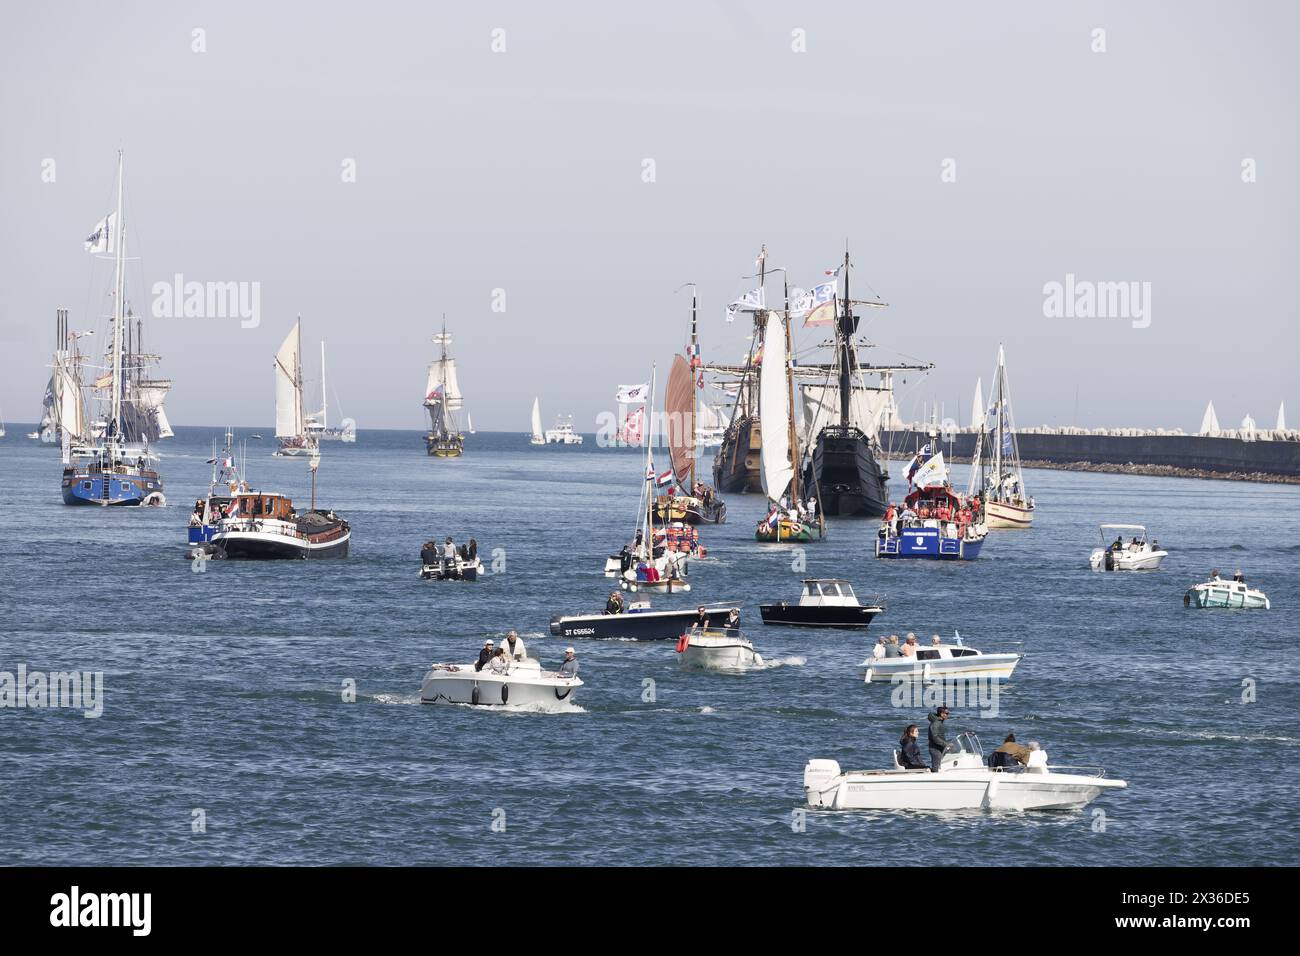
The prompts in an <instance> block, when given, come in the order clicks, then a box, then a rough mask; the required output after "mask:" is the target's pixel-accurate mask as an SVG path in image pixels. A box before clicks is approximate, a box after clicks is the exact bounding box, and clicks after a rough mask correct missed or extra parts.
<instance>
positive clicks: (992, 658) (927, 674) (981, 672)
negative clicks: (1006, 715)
mask: <svg viewBox="0 0 1300 956" xmlns="http://www.w3.org/2000/svg"><path fill="white" fill-rule="evenodd" d="M1023 656H1024V655H1022V654H1014V653H1012V654H985V653H984V652H983V651H978V650H976V649H975V648H973V647H966V646H965V645H963V644H931V645H930V646H929V647H921V648H919V649H918V650H917V652H916V656H915V657H882V658H880V659H879V660H877V659H875V658H872V657H868V658H867V659H866V660H865V661H863V662H862V664H861V665H860V666H859V668H858V669H859V671H860V672H861V673H862V680H863V682H864V683H867V684H870V683H872V682H873V681H874V682H889V681H899V680H910V681H918V680H919V681H921V682H922V683H926V684H931V683H939V682H941V681H950V680H1008V679H1009V678H1010V677H1011V672H1012V671H1014V670H1015V669H1016V665H1017V664H1019V663H1020V659H1021V657H1023Z"/></svg>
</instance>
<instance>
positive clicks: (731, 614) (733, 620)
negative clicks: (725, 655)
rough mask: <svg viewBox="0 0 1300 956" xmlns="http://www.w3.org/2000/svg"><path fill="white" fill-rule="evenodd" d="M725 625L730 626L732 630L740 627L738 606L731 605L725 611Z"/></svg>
mask: <svg viewBox="0 0 1300 956" xmlns="http://www.w3.org/2000/svg"><path fill="white" fill-rule="evenodd" d="M727 627H729V628H731V629H732V630H733V631H734V630H735V629H736V628H738V627H740V608H738V607H733V608H732V609H731V610H730V611H728V612H727Z"/></svg>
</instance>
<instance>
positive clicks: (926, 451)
mask: <svg viewBox="0 0 1300 956" xmlns="http://www.w3.org/2000/svg"><path fill="white" fill-rule="evenodd" d="M930 453H931V452H930V446H929V444H926V445H923V446H922V447H921V450H920V451H918V452H917V453H916V454H915V455H914V456H913V457H912V460H911V462H910V463H909V464H908V466H907V480H908V481H909V482H910V481H911V480H912V476H913V475H915V474H916V470H917V469H918V468H920V467H921V465H922V464H923V463H924V462H925V460H926V459H927V458H929V457H930Z"/></svg>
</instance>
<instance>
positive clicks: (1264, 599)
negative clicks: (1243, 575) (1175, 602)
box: [1183, 574, 1272, 611]
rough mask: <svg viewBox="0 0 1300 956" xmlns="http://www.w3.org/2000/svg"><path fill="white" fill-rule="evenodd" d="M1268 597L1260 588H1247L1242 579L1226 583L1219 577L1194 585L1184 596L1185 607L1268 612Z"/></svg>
mask: <svg viewBox="0 0 1300 956" xmlns="http://www.w3.org/2000/svg"><path fill="white" fill-rule="evenodd" d="M1271 606H1272V605H1270V604H1269V600H1268V596H1267V595H1266V594H1265V593H1264V592H1263V591H1261V590H1259V589H1258V588H1248V587H1246V582H1245V581H1243V580H1241V579H1240V578H1233V579H1232V580H1231V581H1225V580H1223V579H1222V578H1220V577H1218V576H1217V574H1216V576H1215V577H1212V578H1210V580H1208V581H1202V582H1201V583H1200V584H1194V585H1192V587H1190V588H1188V589H1187V593H1186V594H1184V595H1183V607H1197V608H1205V607H1221V608H1259V609H1263V610H1265V611H1267V610H1268V609H1269V608H1270V607H1271Z"/></svg>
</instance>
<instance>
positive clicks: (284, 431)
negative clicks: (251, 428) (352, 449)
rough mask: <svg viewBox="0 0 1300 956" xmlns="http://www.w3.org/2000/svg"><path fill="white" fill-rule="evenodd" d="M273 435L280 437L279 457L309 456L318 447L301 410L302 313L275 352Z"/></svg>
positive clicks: (277, 452) (277, 453)
mask: <svg viewBox="0 0 1300 956" xmlns="http://www.w3.org/2000/svg"><path fill="white" fill-rule="evenodd" d="M275 437H276V438H278V439H279V440H280V447H279V450H277V451H276V452H275V455H276V457H278V458H305V457H309V456H311V455H312V453H313V452H314V451H315V450H316V449H317V447H318V445H317V442H316V437H315V436H314V435H312V434H310V433H309V432H308V430H307V420H306V417H305V416H304V415H303V412H302V317H301V316H299V317H298V320H297V321H296V322H294V323H293V328H292V329H290V330H289V334H288V335H286V336H285V338H284V341H283V342H281V343H280V348H279V351H277V352H276V353H275Z"/></svg>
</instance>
